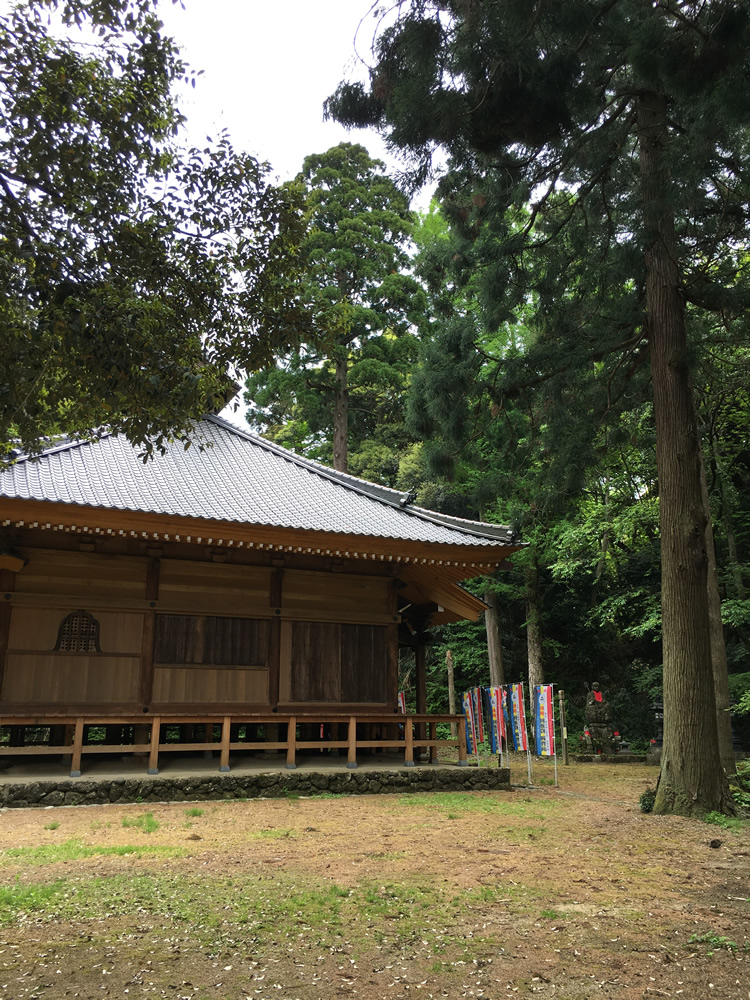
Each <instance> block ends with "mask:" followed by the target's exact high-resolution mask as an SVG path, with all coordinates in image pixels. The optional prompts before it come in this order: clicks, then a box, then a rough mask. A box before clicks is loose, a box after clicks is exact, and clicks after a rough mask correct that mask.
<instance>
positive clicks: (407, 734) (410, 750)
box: [404, 715, 414, 767]
mask: <svg viewBox="0 0 750 1000" xmlns="http://www.w3.org/2000/svg"><path fill="white" fill-rule="evenodd" d="M413 725H414V723H413V722H412V721H411V719H410V718H409V716H408V715H405V716H404V738H405V740H406V749H405V751H404V764H405V765H406V767H414V730H413V728H412V727H413Z"/></svg>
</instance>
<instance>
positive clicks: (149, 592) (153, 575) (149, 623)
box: [133, 556, 161, 774]
mask: <svg viewBox="0 0 750 1000" xmlns="http://www.w3.org/2000/svg"><path fill="white" fill-rule="evenodd" d="M160 567H161V564H160V562H159V559H158V557H157V556H152V557H151V558H150V559H149V561H148V568H147V570H146V600H147V601H148V602H149V604H150V605H151V607H150V609H149V610H148V611H146V612H144V615H143V635H142V637H141V669H140V673H139V675H138V702H139V704H140V706H141V710H142V711H143V713H144V715H146V714H147V713H148V712H150V711H151V700H152V695H153V691H154V646H155V643H156V611H155V610H153V609H154V608H155V607H156V602H157V601H158V599H159V572H160ZM153 731H154V726H153V725H152V726H151V732H150V733H149V726H148V723H145V722H144V723H143V725H136V726H134V727H133V742H134V743H149V742H150V743H151V746H152V751H153ZM156 742H157V744H158V742H159V726H158V725H157V726H156ZM135 756H136V757H140V756H141V754H136V755H135ZM157 757H158V752H157ZM148 770H149V774H158V773H159V772H158V765H157V764H153V770H152V763H151V754H150V755H149V766H148Z"/></svg>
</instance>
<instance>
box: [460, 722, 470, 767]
mask: <svg viewBox="0 0 750 1000" xmlns="http://www.w3.org/2000/svg"><path fill="white" fill-rule="evenodd" d="M458 766H459V767H468V766H469V762H468V760H467V759H466V716H465V715H463V716H462V717H461V718H460V719H459V720H458Z"/></svg>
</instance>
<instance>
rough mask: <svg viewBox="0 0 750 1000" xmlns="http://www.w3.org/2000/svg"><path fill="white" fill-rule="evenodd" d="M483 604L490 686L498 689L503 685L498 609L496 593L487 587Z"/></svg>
mask: <svg viewBox="0 0 750 1000" xmlns="http://www.w3.org/2000/svg"><path fill="white" fill-rule="evenodd" d="M484 602H485V604H489V607H488V608H487V610H486V611H485V613H484V627H485V629H486V630H487V657H488V659H489V661H490V684H491V685H492V687H499V685H500V684H504V683H505V671H504V670H503V648H502V645H501V642H500V607H499V603H500V602H499V601H498V597H497V593H496V592H495V591H494V590H491V589H490V588H489V587H488V588H487V589H486V590H485V592H484Z"/></svg>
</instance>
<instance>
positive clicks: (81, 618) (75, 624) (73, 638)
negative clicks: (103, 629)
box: [55, 611, 101, 653]
mask: <svg viewBox="0 0 750 1000" xmlns="http://www.w3.org/2000/svg"><path fill="white" fill-rule="evenodd" d="M55 652H61V653H63V652H64V653H100V652H101V650H100V649H99V622H98V621H97V620H96V618H94V616H93V615H90V614H89V613H88V611H71V613H70V614H69V615H67V616H66V617H65V618H63V620H62V621H61V622H60V628H59V630H58V632H57V643H56V644H55Z"/></svg>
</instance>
